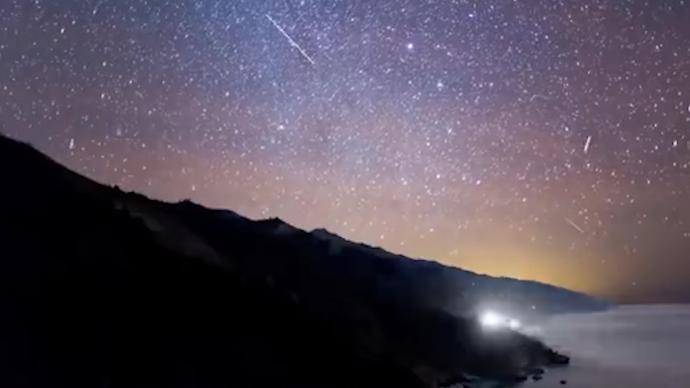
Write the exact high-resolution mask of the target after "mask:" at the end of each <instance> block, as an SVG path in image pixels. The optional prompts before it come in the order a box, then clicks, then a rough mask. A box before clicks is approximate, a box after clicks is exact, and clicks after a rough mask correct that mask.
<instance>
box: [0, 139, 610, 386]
mask: <svg viewBox="0 0 690 388" xmlns="http://www.w3.org/2000/svg"><path fill="white" fill-rule="evenodd" d="M0 171H2V174H3V177H4V179H5V182H7V185H6V186H5V187H4V188H3V189H2V190H0V214H2V215H3V216H2V217H0V247H2V248H1V249H2V258H1V259H0V308H3V311H5V314H3V316H2V317H0V328H2V329H3V330H2V331H1V332H2V333H3V334H2V335H0V345H2V346H0V358H1V359H6V360H11V362H9V361H8V363H6V364H5V365H3V366H1V367H0V382H1V383H2V385H7V386H32V387H43V386H45V387H48V386H51V387H52V386H94V385H97V386H98V385H101V386H102V385H108V386H111V387H113V386H114V387H126V386H133V385H136V384H142V383H141V382H142V381H148V382H150V383H147V384H145V385H146V386H158V387H183V386H185V387H189V386H194V387H212V386H213V387H218V386H240V387H242V386H246V387H250V386H254V387H256V386H259V387H262V386H266V387H268V386H272V385H281V386H285V387H343V388H344V387H348V386H359V387H372V388H373V387H380V386H391V385H396V386H399V387H420V388H422V387H423V388H427V387H429V388H433V387H439V386H445V385H449V384H450V383H452V382H458V381H466V380H467V379H468V376H469V375H475V376H482V377H487V378H497V379H504V380H514V379H520V378H525V376H526V375H528V374H530V373H539V370H540V368H541V367H542V366H544V365H549V364H562V363H565V362H567V357H564V356H562V355H559V354H558V353H556V352H554V351H553V350H551V349H549V348H548V347H546V346H545V345H543V344H541V343H540V342H538V341H536V340H534V339H532V338H529V337H527V336H525V335H523V334H521V333H518V332H513V331H509V330H506V331H501V332H498V333H491V335H488V334H487V333H484V332H483V331H482V329H481V327H480V326H479V325H478V322H477V321H476V316H475V315H476V311H474V310H472V309H473V308H476V307H477V306H478V304H477V303H478V302H479V299H477V298H479V294H483V295H484V297H486V295H487V294H486V290H494V291H495V290H499V291H500V288H501V287H498V286H497V285H496V284H483V285H482V286H481V287H476V288H478V289H479V288H481V289H483V290H484V291H483V292H478V291H472V292H471V289H470V287H469V286H468V285H467V284H468V282H470V281H469V280H468V279H470V278H472V276H471V275H468V274H467V273H465V272H463V271H460V270H458V271H456V272H453V270H449V269H448V267H445V266H443V265H441V264H438V263H435V262H422V261H417V260H411V259H408V258H405V257H403V256H398V255H394V254H390V253H388V252H386V251H383V250H380V249H377V248H372V247H367V246H364V245H361V244H356V243H352V242H349V241H347V240H345V239H342V238H341V237H339V236H338V237H337V239H336V238H334V237H332V235H330V234H325V233H324V232H319V231H318V230H317V231H312V232H306V231H303V230H301V229H299V228H295V227H293V226H291V225H289V224H287V223H285V222H283V221H281V220H277V219H272V220H271V219H269V220H261V221H252V220H250V219H248V218H245V217H242V216H240V215H238V214H237V213H234V212H232V211H227V210H212V209H207V208H205V207H203V206H201V205H197V204H194V203H192V202H190V201H182V202H178V203H173V204H170V203H165V202H162V201H157V200H151V199H148V198H146V197H145V196H143V195H140V194H137V193H125V192H122V191H121V190H120V189H119V188H117V187H114V188H113V187H108V186H104V185H101V184H99V183H97V182H95V181H93V180H90V179H88V178H86V177H83V176H81V175H78V174H76V173H73V172H71V171H70V170H68V169H66V168H65V167H63V166H60V165H59V164H57V163H55V162H54V161H52V160H51V159H50V158H48V157H46V156H45V155H43V154H41V153H40V152H38V151H36V150H35V149H33V148H32V147H30V146H28V145H26V144H23V143H19V142H16V141H13V140H11V139H9V138H5V137H2V136H0ZM328 233H330V232H328ZM324 237H326V238H325V239H324ZM334 240H335V241H336V242H335V243H334V242H333V241H334ZM343 241H345V243H343ZM374 252H375V253H376V254H374ZM468 276H469V277H468ZM516 282H518V284H521V285H524V284H525V283H524V282H519V281H516ZM460 283H462V284H460ZM489 283H491V282H489ZM473 288H474V287H473ZM528 288H530V289H531V288H534V286H532V287H528ZM537 288H538V287H537ZM512 291H515V289H512V290H511V292H512ZM534 292H536V291H534ZM528 294H529V293H528ZM559 295H560V294H559ZM564 295H566V296H568V295H570V296H573V295H575V296H573V297H576V300H575V302H576V303H575V302H574V303H573V306H574V307H573V309H574V310H581V309H585V308H588V309H595V308H602V307H603V306H602V305H600V303H599V301H597V300H594V299H590V298H588V297H586V296H584V295H579V294H575V293H572V294H571V293H570V292H567V293H565V294H564ZM528 296H529V295H528ZM561 296H562V295H561ZM497 299H501V300H503V299H505V298H497ZM566 299H567V298H566ZM547 300H548V301H549V305H554V306H555V305H558V304H559V302H558V301H557V300H556V299H554V300H550V299H548V298H547ZM518 301H519V300H518ZM513 302H515V300H513ZM573 309H570V310H573ZM570 310H569V311H570ZM227 371H232V373H230V374H228V373H227Z"/></svg>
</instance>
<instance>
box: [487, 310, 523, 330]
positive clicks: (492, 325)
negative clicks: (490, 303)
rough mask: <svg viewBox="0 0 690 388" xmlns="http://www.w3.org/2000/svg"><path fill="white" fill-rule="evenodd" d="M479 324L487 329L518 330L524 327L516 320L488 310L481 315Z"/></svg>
mask: <svg viewBox="0 0 690 388" xmlns="http://www.w3.org/2000/svg"><path fill="white" fill-rule="evenodd" d="M479 323H480V324H481V325H482V327H485V328H487V329H505V328H508V329H511V330H518V329H520V328H521V327H522V323H521V322H520V321H519V320H517V319H515V318H509V317H506V316H504V315H502V314H499V313H497V312H495V311H491V310H487V311H484V312H482V313H481V314H480V315H479Z"/></svg>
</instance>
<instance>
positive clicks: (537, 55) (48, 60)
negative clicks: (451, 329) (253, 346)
mask: <svg viewBox="0 0 690 388" xmlns="http://www.w3.org/2000/svg"><path fill="white" fill-rule="evenodd" d="M652 3H653V4H649V3H647V4H645V2H643V1H632V2H629V3H626V4H619V3H617V2H614V1H604V0H602V1H587V2H580V3H578V4H555V3H554V4H552V3H550V2H548V3H547V2H539V3H535V4H532V5H525V4H521V3H517V2H501V1H486V2H479V1H466V2H462V3H460V4H456V5H452V4H446V3H443V4H438V3H433V2H430V3H421V2H415V1H409V2H407V1H403V2H396V3H389V2H381V3H378V4H354V3H352V4H350V3H337V4H325V3H308V2H302V3H301V4H297V3H295V4H293V3H291V2H282V1H281V2H278V1H276V2H267V3H265V4H258V5H257V4H255V3H254V2H252V1H239V2H233V3H232V4H230V3H228V4H225V3H223V2H215V1H210V0H204V1H201V2H196V4H175V3H174V2H169V1H164V0H160V1H153V2H150V3H148V4H145V5H144V4H140V3H138V2H136V1H128V0H126V1H121V2H103V1H100V0H88V1H82V2H74V3H70V2H57V3H50V2H49V3H42V2H40V1H38V2H31V3H28V2H24V3H14V4H9V3H6V4H0V19H1V20H3V21H4V22H3V24H4V26H3V28H2V29H0V73H1V74H5V75H7V76H6V77H4V79H0V95H2V96H3V98H2V99H0V112H1V113H2V116H3V118H2V127H1V128H0V129H2V130H3V131H6V133H7V134H8V135H9V136H11V137H12V138H16V139H18V140H21V141H26V142H28V143H30V144H32V145H33V146H34V147H36V148H37V149H39V150H40V151H41V152H44V153H46V154H47V155H48V156H50V157H51V158H53V159H55V160H56V161H58V162H59V163H61V164H63V165H65V166H67V167H68V168H70V169H72V170H74V171H76V172H78V173H81V174H84V175H86V176H88V177H89V178H92V179H94V180H96V181H98V182H101V183H104V184H108V185H117V186H119V187H120V188H122V189H123V190H126V191H135V192H139V193H142V194H144V195H146V196H149V197H152V198H156V199H160V200H164V201H180V200H182V199H184V198H189V199H191V200H193V201H194V202H196V203H199V204H201V205H203V206H207V207H212V208H220V209H228V210H232V211H235V212H237V213H239V214H242V215H243V216H245V217H249V218H252V219H257V218H261V219H265V218H271V217H277V218H280V219H282V220H285V221H286V222H288V223H290V224H292V225H295V226H297V227H299V228H301V229H305V230H312V229H316V228H325V229H327V230H329V231H332V232H333V233H336V234H338V235H340V236H342V237H344V238H347V239H348V240H351V241H356V242H362V243H365V244H368V245H372V246H380V247H382V248H383V249H386V250H388V251H390V252H394V253H399V254H402V255H405V256H408V257H411V258H421V259H426V260H434V261H438V262H440V263H442V264H445V265H450V266H454V267H459V268H462V269H465V270H469V271H473V272H477V273H481V274H487V275H490V276H506V277H512V278H516V279H524V280H534V281H538V282H543V283H547V284H553V285H556V286H560V287H565V288H568V289H572V290H575V291H581V292H585V293H588V294H591V295H594V296H598V297H602V298H605V299H608V300H612V301H614V302H616V303H620V302H623V303H625V304H640V303H644V302H651V301H654V302H655V303H659V302H671V303H690V285H688V283H687V278H688V276H690V260H688V252H690V201H687V198H690V46H689V45H688V44H687V42H689V41H690V23H687V20H690V4H685V3H684V2H673V3H663V4H661V3H655V2H652ZM20 37H21V39H20Z"/></svg>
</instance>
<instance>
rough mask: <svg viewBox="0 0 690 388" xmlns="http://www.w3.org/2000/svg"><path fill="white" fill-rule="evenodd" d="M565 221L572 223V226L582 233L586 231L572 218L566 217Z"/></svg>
mask: <svg viewBox="0 0 690 388" xmlns="http://www.w3.org/2000/svg"><path fill="white" fill-rule="evenodd" d="M565 222H567V223H568V225H570V226H572V227H573V228H575V230H577V231H578V232H580V233H584V232H585V230H584V229H582V228H580V227H579V226H578V225H577V224H576V223H575V222H574V221H573V220H571V219H570V218H568V217H565Z"/></svg>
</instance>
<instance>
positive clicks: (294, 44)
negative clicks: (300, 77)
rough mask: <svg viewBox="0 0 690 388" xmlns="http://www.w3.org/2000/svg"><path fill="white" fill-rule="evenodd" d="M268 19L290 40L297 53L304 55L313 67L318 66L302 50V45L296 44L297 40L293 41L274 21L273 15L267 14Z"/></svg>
mask: <svg viewBox="0 0 690 388" xmlns="http://www.w3.org/2000/svg"><path fill="white" fill-rule="evenodd" d="M266 18H268V20H270V21H271V23H272V24H273V25H274V26H275V27H276V28H277V29H278V31H280V33H281V34H283V36H284V37H285V38H286V39H287V40H288V42H290V46H292V47H294V48H296V49H297V51H299V53H300V54H302V56H303V57H304V58H305V59H306V60H307V61H309V63H311V64H312V65H316V62H314V60H313V59H311V57H310V56H309V55H308V54H307V53H306V52H305V51H304V50H303V49H302V47H300V45H298V44H297V42H295V40H294V39H292V38H291V37H290V35H288V33H287V32H285V30H283V28H282V27H281V26H280V25H279V24H278V23H276V21H275V20H273V18H272V17H271V15H269V14H266Z"/></svg>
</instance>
